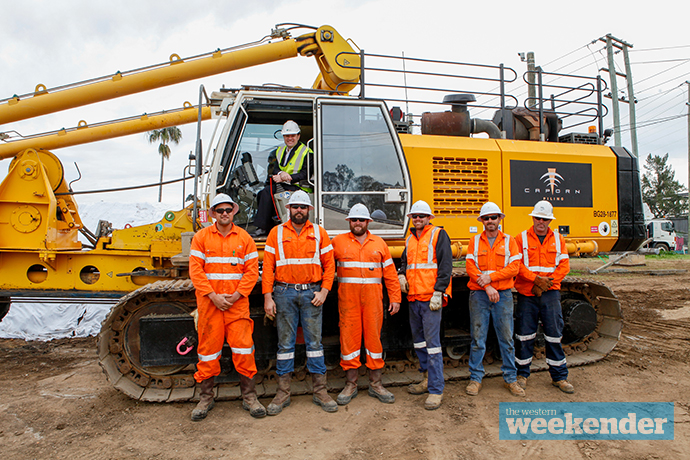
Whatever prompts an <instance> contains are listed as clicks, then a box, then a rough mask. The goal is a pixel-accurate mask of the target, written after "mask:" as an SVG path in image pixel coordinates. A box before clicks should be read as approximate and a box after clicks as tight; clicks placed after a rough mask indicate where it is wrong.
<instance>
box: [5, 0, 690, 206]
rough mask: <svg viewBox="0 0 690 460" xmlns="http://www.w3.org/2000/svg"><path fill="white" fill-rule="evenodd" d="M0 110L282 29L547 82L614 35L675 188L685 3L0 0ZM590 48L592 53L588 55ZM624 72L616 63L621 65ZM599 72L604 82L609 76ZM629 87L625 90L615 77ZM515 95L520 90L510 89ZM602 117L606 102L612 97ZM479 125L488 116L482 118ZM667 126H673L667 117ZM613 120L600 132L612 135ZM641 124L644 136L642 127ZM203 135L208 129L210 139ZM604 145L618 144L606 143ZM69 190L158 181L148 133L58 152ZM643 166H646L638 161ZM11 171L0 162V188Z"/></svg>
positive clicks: (274, 78) (168, 197)
mask: <svg viewBox="0 0 690 460" xmlns="http://www.w3.org/2000/svg"><path fill="white" fill-rule="evenodd" d="M0 6H1V7H2V16H3V21H2V26H1V27H0V64H1V69H2V70H1V71H0V99H5V98H8V97H11V96H12V95H14V94H25V93H29V92H32V91H33V90H34V87H35V86H36V85H37V84H39V83H42V84H44V85H46V86H47V87H48V88H51V87H55V86H60V85H64V84H69V83H73V82H77V81H81V80H86V79H89V78H93V77H99V76H103V75H107V74H111V73H114V72H115V71H117V70H121V71H125V70H131V69H136V68H139V67H144V66H147V65H151V64H156V63H160V62H165V61H167V60H168V58H169V56H170V55H171V54H172V53H177V54H178V55H179V56H181V57H186V56H192V55H197V54H201V53H205V52H210V51H213V50H216V49H218V48H221V49H223V48H228V47H231V46H235V45H240V44H244V43H248V42H252V41H255V40H258V39H260V38H262V37H263V36H265V35H267V34H269V33H270V31H271V28H272V27H274V26H275V24H277V23H283V22H294V23H302V24H308V25H314V26H320V25H323V24H330V25H332V26H334V27H335V28H336V29H337V30H338V31H339V32H340V33H341V34H342V35H343V36H344V37H346V38H351V39H352V40H353V41H354V42H355V43H356V45H357V46H359V47H360V48H363V49H365V51H366V52H367V53H377V54H391V55H400V54H401V53H403V52H404V53H405V55H406V56H408V57H421V58H428V59H443V60H451V61H462V62H472V63H482V64H493V65H497V64H499V63H504V64H505V65H506V66H509V67H512V68H513V69H515V70H516V71H518V73H519V74H520V75H521V74H522V72H524V70H525V69H526V68H525V64H524V63H522V62H521V61H520V58H519V56H518V52H526V51H534V52H535V54H536V60H537V64H538V65H542V66H543V67H544V69H545V70H547V71H552V72H554V71H558V72H576V73H578V74H581V75H590V76H596V75H597V71H598V69H599V68H600V67H603V66H605V65H606V61H605V53H603V52H602V51H601V50H602V48H603V44H602V43H601V42H596V43H594V44H592V43H591V42H592V41H593V40H596V39H597V38H599V37H602V36H604V35H605V34H607V33H611V34H613V35H614V36H616V37H619V38H621V39H623V40H625V41H627V42H628V43H631V44H633V46H634V47H633V49H632V50H631V54H630V56H631V61H632V62H633V67H632V74H633V78H634V81H635V82H636V83H635V92H636V93H637V95H638V100H639V103H638V104H637V117H638V124H639V125H640V130H639V131H638V138H639V146H640V147H639V151H640V156H641V157H643V156H646V155H647V154H648V153H653V154H665V153H669V154H670V156H671V160H672V165H673V167H674V168H675V170H676V177H677V178H678V179H679V180H680V181H681V182H683V183H687V177H688V169H687V168H688V167H687V118H686V117H684V116H683V115H684V114H686V113H687V106H686V104H685V102H686V101H687V85H685V84H684V82H685V81H686V80H690V47H688V46H687V45H690V37H689V36H688V35H687V33H686V31H687V12H688V9H689V7H688V6H687V3H685V2H680V1H671V2H664V3H663V7H661V6H659V7H655V6H654V4H651V3H650V2H648V1H641V0H633V1H628V2H620V1H616V2H613V1H590V0H581V1H577V2H554V1H552V0H550V1H538V0H537V1H532V2H518V1H510V2H506V1H502V0H500V1H494V2H464V1H458V0H452V1H433V0H427V1H423V2H421V1H409V0H398V1H391V0H387V1H384V0H372V1H367V0H348V1H341V0H330V1H328V2H314V1H271V0H253V1H247V2H239V1H222V0H216V1H204V0H197V1H195V2H189V1H177V0H168V1H165V2H158V1H150V0H149V1H130V0H127V1H119V2H102V1H93V0H91V1H77V0H61V1H59V2H48V1H44V2H41V1H30V0H25V1H22V2H18V1H13V0H0ZM588 45H589V46H588ZM616 64H617V65H618V66H619V68H620V69H621V71H623V58H622V56H621V55H618V56H617V57H616ZM316 74H317V67H316V65H315V63H314V61H313V59H311V58H303V57H300V58H294V59H291V60H288V61H283V62H280V63H273V64H267V65H264V66H261V67H256V68H252V69H246V70H242V71H236V72H232V73H228V74H225V75H219V76H215V77H209V78H205V79H203V80H200V81H194V82H189V83H184V84H179V85H176V86H173V87H168V88H163V89H158V90H154V91H150V92H148V93H142V94H137V95H132V96H127V97H123V98H120V99H116V100H112V101H107V102H103V103H98V104H94V105H91V106H88V107H82V108H77V109H72V110H68V111H64V112H60V113H57V114H52V115H46V116H43V117H39V118H36V119H32V120H27V121H22V122H16V123H12V124H9V125H5V126H2V127H0V132H3V131H10V130H15V131H17V132H19V133H21V134H22V135H28V134H33V133H40V132H46V131H52V130H55V129H59V128H62V127H73V126H76V125H77V123H78V122H79V121H80V120H85V121H87V122H88V123H95V122H100V121H106V120H111V119H117V118H122V117H127V116H132V115H140V114H142V113H153V112H157V111H160V110H164V109H173V108H177V107H180V106H181V105H182V104H183V103H184V102H185V101H190V102H192V103H196V101H197V100H198V89H199V85H200V84H201V83H203V84H204V86H205V87H206V89H207V91H208V92H210V91H212V90H213V89H217V88H219V87H221V86H223V85H225V86H226V87H239V86H240V85H242V84H255V85H260V84H264V83H281V84H286V85H295V86H310V85H311V83H312V82H313V80H314V78H315V76H316ZM602 75H603V76H604V77H605V78H607V79H608V76H607V74H606V73H602ZM619 87H620V88H622V89H625V81H624V80H623V79H620V80H619ZM518 92H520V91H518ZM606 102H607V103H608V104H609V106H610V100H606ZM621 110H622V113H623V117H622V123H623V125H624V126H623V129H624V130H625V131H623V133H622V138H623V143H624V145H625V146H626V147H628V148H630V133H629V131H628V130H627V129H628V126H626V124H629V123H630V121H629V119H628V115H627V113H628V108H627V105H625V104H622V105H621ZM482 116H483V117H486V118H490V116H488V115H486V114H483V115H482ZM670 117H678V118H675V119H673V120H668V121H666V120H667V118H670ZM611 124H612V123H611V122H610V120H608V121H607V126H606V127H612V126H611ZM643 125H644V126H643ZM181 129H182V131H183V140H182V142H181V143H180V145H177V146H175V145H173V146H172V158H171V160H170V161H168V162H166V165H165V179H166V180H169V179H174V178H179V177H181V176H182V169H183V167H184V166H185V165H186V164H187V157H188V155H189V153H190V151H192V150H193V146H194V140H195V128H194V126H192V125H188V126H185V127H181ZM205 132H210V126H208V127H207V128H206V129H205ZM609 144H610V145H612V144H613V141H610V142H609ZM54 153H56V154H57V155H58V156H59V157H60V159H61V160H62V162H63V165H64V167H65V176H66V179H67V180H68V181H71V180H73V179H75V178H76V177H77V172H76V169H75V167H74V162H77V163H78V165H79V168H80V169H81V172H82V175H83V178H82V179H81V181H80V182H78V183H76V184H75V185H74V189H75V190H91V189H100V188H109V187H116V186H128V185H139V184H146V183H155V182H156V181H158V177H159V173H160V157H159V155H158V153H157V146H156V145H150V144H148V142H147V140H146V137H145V135H144V134H140V135H133V136H128V137H124V138H120V139H116V140H109V141H102V142H98V143H93V144H89V145H84V146H78V147H70V148H64V149H60V150H55V151H54ZM642 163H644V160H642ZM8 166H9V160H3V162H2V165H0V177H4V175H5V174H6V171H7V167H8ZM157 197H158V191H157V189H156V188H152V189H146V190H140V191H137V192H130V193H128V194H117V195H115V194H99V195H86V196H79V197H78V198H77V201H78V202H82V203H92V202H94V201H100V200H105V201H156V200H157ZM163 199H164V201H165V202H168V203H170V206H171V207H172V208H175V207H177V208H179V207H180V206H181V204H182V190H181V186H180V185H179V184H176V185H171V186H167V187H166V188H165V189H164V195H163Z"/></svg>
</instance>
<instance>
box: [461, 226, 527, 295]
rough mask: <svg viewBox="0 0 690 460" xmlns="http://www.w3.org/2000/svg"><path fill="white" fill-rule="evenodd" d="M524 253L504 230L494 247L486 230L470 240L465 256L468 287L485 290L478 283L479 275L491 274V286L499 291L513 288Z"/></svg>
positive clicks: (499, 233)
mask: <svg viewBox="0 0 690 460" xmlns="http://www.w3.org/2000/svg"><path fill="white" fill-rule="evenodd" d="M521 258H522V253H521V252H520V251H519V250H518V245H517V244H516V243H515V240H514V239H513V238H511V237H510V235H506V234H505V233H503V232H502V231H500V230H499V231H498V235H497V236H496V240H495V241H494V245H493V247H492V246H491V245H490V244H489V239H488V238H487V237H486V232H485V231H484V232H482V233H481V234H479V235H476V236H475V237H474V238H472V239H471V240H470V243H469V245H468V248H467V256H466V258H465V270H466V271H467V275H468V276H469V278H470V280H469V281H468V282H467V287H468V288H470V289H471V290H473V291H483V290H484V288H483V287H481V286H479V284H477V280H478V279H479V275H482V274H487V273H488V274H489V275H490V276H491V286H492V287H493V288H494V289H496V290H497V291H503V290H504V289H511V288H512V287H513V284H514V281H513V278H514V277H515V275H517V273H518V270H519V269H520V259H521Z"/></svg>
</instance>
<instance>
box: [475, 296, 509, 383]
mask: <svg viewBox="0 0 690 460" xmlns="http://www.w3.org/2000/svg"><path fill="white" fill-rule="evenodd" d="M498 294H499V295H500V299H499V301H498V302H496V303H493V302H491V301H490V300H489V296H488V295H487V293H486V291H470V324H471V327H472V329H471V331H470V334H471V336H472V348H471V349H470V379H472V380H474V381H475V382H481V381H482V378H483V377H484V364H483V363H482V360H483V359H484V353H485V352H486V336H487V334H488V332H489V318H492V319H493V321H494V330H495V331H496V336H497V337H498V346H499V348H500V350H501V360H502V361H503V364H501V371H503V380H505V381H506V382H507V383H513V382H515V381H516V380H517V370H516V367H515V348H514V347H513V293H512V292H510V289H504V290H502V291H498Z"/></svg>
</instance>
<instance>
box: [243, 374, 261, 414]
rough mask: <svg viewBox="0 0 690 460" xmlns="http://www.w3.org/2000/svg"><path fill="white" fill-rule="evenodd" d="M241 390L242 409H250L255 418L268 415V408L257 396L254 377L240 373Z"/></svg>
mask: <svg viewBox="0 0 690 460" xmlns="http://www.w3.org/2000/svg"><path fill="white" fill-rule="evenodd" d="M240 391H242V409H244V410H248V411H249V415H251V416H252V417H254V418H263V417H266V408H265V407H264V405H263V404H261V403H260V402H259V400H258V399H257V397H256V385H255V382H254V379H253V378H252V379H250V378H249V377H247V376H244V375H242V374H240Z"/></svg>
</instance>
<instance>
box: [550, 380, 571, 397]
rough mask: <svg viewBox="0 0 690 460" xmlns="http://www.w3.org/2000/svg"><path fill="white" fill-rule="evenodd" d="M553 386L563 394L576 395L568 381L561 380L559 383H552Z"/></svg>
mask: <svg viewBox="0 0 690 460" xmlns="http://www.w3.org/2000/svg"><path fill="white" fill-rule="evenodd" d="M551 385H553V386H555V387H558V389H559V390H561V391H562V392H563V393H568V394H571V393H575V388H574V387H573V385H572V384H571V383H570V382H568V381H567V380H559V381H558V382H554V381H552V382H551Z"/></svg>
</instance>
